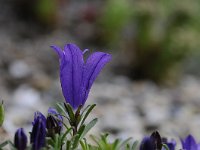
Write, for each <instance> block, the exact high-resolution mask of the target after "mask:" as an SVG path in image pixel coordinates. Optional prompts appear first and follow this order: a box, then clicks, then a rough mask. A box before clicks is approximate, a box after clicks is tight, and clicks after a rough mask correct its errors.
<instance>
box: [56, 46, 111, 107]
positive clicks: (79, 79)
mask: <svg viewBox="0 0 200 150" xmlns="http://www.w3.org/2000/svg"><path fill="white" fill-rule="evenodd" d="M52 48H53V49H54V50H55V51H56V52H57V54H58V56H59V59H60V81H61V87H62V92H63V95H64V97H65V100H66V102H68V103H69V104H70V105H71V106H72V107H73V108H74V109H76V108H77V107H78V106H80V105H84V103H85V101H86V100H87V97H88V94H89V91H90V89H91V86H92V84H93V82H94V81H95V79H96V77H97V76H98V74H99V73H100V71H101V70H102V68H103V67H104V66H105V65H106V64H107V63H108V62H109V61H110V60H111V55H109V54H107V53H103V52H95V53H93V54H92V55H90V56H89V58H88V59H87V60H86V62H84V58H83V55H84V52H82V51H81V50H80V49H79V47H77V46H76V45H74V44H67V45H65V47H64V50H62V49H61V48H60V47H57V46H52Z"/></svg>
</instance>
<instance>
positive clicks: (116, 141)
mask: <svg viewBox="0 0 200 150" xmlns="http://www.w3.org/2000/svg"><path fill="white" fill-rule="evenodd" d="M119 144H120V140H119V139H116V140H115V141H114V143H113V149H117V147H118V145H119Z"/></svg>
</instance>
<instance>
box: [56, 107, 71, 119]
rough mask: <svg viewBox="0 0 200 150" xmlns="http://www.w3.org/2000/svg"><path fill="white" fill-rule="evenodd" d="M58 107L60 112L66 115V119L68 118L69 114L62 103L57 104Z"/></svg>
mask: <svg viewBox="0 0 200 150" xmlns="http://www.w3.org/2000/svg"><path fill="white" fill-rule="evenodd" d="M56 105H57V107H58V108H59V109H60V111H61V112H63V114H64V115H65V117H67V115H68V113H67V112H66V111H65V108H64V106H63V105H62V104H61V103H57V104H56ZM68 120H69V118H68Z"/></svg>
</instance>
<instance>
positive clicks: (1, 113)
mask: <svg viewBox="0 0 200 150" xmlns="http://www.w3.org/2000/svg"><path fill="white" fill-rule="evenodd" d="M4 117H5V111H4V106H3V101H2V103H1V104H0V126H2V124H3V121H4Z"/></svg>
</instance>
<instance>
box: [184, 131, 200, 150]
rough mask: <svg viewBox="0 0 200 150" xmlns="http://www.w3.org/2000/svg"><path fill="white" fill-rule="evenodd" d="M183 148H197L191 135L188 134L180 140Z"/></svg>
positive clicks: (191, 149)
mask: <svg viewBox="0 0 200 150" xmlns="http://www.w3.org/2000/svg"><path fill="white" fill-rule="evenodd" d="M181 143H182V146H183V149H186V150H197V148H198V147H197V143H196V141H195V139H194V137H193V136H192V135H188V136H187V137H186V138H185V139H184V140H181Z"/></svg>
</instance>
